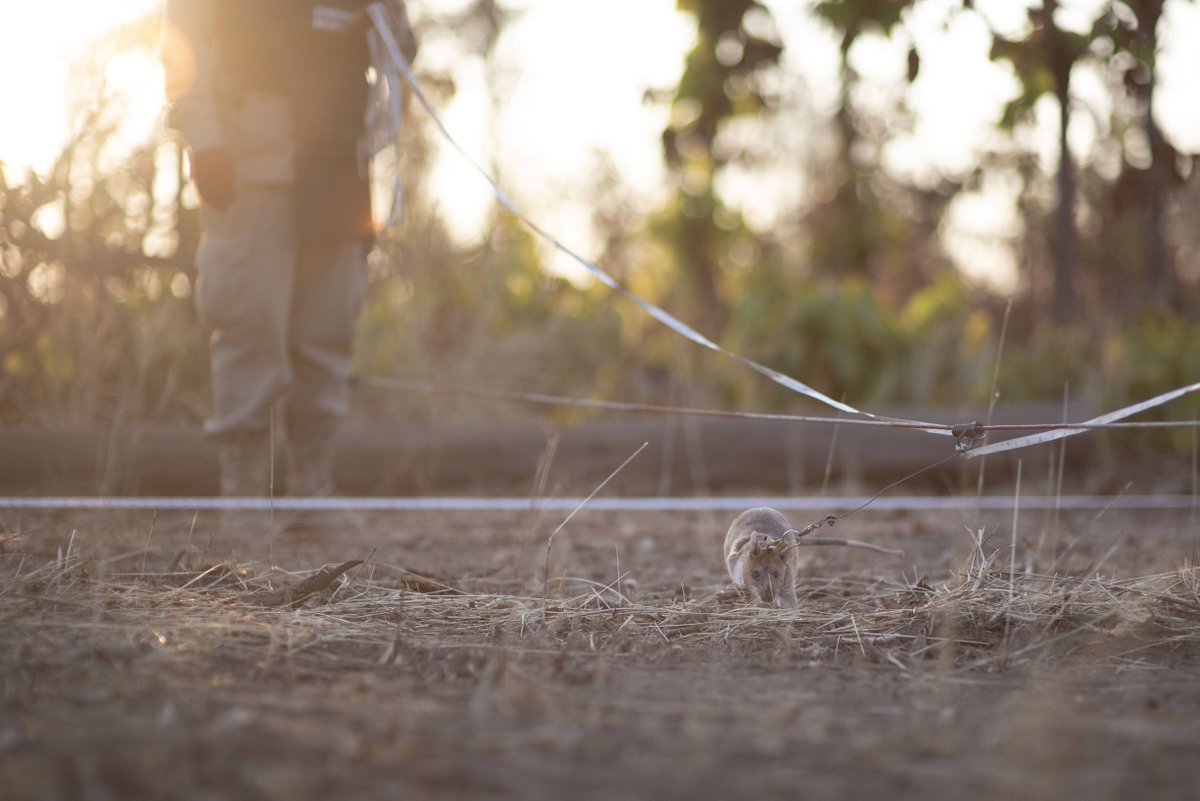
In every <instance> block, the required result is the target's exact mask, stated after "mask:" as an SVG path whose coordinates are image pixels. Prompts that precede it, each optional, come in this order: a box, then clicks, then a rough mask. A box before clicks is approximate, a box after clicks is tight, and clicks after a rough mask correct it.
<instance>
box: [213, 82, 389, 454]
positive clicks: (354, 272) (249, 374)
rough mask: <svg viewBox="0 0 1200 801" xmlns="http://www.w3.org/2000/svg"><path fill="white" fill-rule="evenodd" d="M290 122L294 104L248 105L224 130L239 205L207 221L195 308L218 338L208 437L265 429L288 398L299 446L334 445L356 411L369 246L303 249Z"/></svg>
mask: <svg viewBox="0 0 1200 801" xmlns="http://www.w3.org/2000/svg"><path fill="white" fill-rule="evenodd" d="M291 121H292V115H291V112H290V108H289V106H288V103H287V100H286V99H285V98H282V97H279V96H273V95H253V94H252V95H249V96H248V97H247V98H246V99H245V102H244V103H243V104H242V106H241V109H240V111H239V113H238V115H237V118H236V119H234V120H232V121H231V122H230V123H229V124H228V125H227V126H226V128H227V129H228V130H229V131H230V132H231V134H232V135H231V149H232V151H233V155H234V164H235V168H236V170H237V177H238V182H237V198H236V199H235V200H234V202H233V203H232V204H231V205H230V206H228V207H226V208H224V209H207V210H206V211H205V214H204V232H203V236H202V238H201V242H200V249H199V252H198V254H197V267H198V269H199V283H198V285H197V290H196V307H197V311H198V313H199V315H200V319H201V321H202V322H203V324H204V325H205V326H206V327H207V328H208V329H209V330H210V331H211V358H212V381H213V413H212V416H211V417H210V418H209V420H208V421H207V422H206V424H205V433H207V434H209V435H211V436H214V437H218V438H225V437H228V438H236V437H239V436H243V435H257V434H262V433H264V432H266V431H267V430H268V427H269V426H270V424H271V408H272V406H273V405H274V404H276V402H278V401H283V405H282V412H283V420H282V421H281V422H283V424H284V426H285V427H286V429H287V431H288V432H289V438H290V439H303V438H306V437H315V438H318V439H319V438H328V436H329V434H330V433H331V432H332V430H333V428H334V427H335V426H336V424H337V421H338V420H339V419H340V418H342V417H343V416H345V414H346V412H347V411H348V409H349V389H348V386H347V383H346V379H347V376H348V375H349V370H350V360H351V353H352V346H353V340H354V331H355V326H356V322H357V319H358V314H359V311H360V310H361V308H362V302H363V293H364V288H365V280H366V248H365V244H364V243H363V242H362V241H353V242H344V243H309V242H303V241H301V239H302V238H301V236H300V234H301V233H302V232H299V231H297V230H296V222H295V218H296V214H295V209H296V198H295V193H294V191H293V190H294V178H295V171H294V170H295V168H294V164H293V162H294V152H295V147H294V138H293V136H292V122H291Z"/></svg>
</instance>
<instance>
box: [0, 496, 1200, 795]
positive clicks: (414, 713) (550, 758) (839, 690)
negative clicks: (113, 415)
mask: <svg viewBox="0 0 1200 801" xmlns="http://www.w3.org/2000/svg"><path fill="white" fill-rule="evenodd" d="M732 516H733V515H731V514H729V515H726V514H664V513H621V514H618V513H600V512H592V511H589V510H587V509H585V510H583V511H582V512H580V513H579V514H578V515H577V516H576V517H575V518H574V519H573V520H572V521H571V522H570V523H569V524H568V525H567V526H566V527H565V528H563V529H562V531H561V532H560V533H559V534H558V535H557V536H556V538H555V540H554V544H553V548H552V549H551V551H550V554H549V560H548V561H549V567H550V569H549V576H550V578H549V581H546V580H545V578H544V575H543V566H544V565H545V564H546V561H547V558H546V554H547V548H546V544H547V538H548V536H549V534H550V533H551V532H552V531H553V530H554V529H555V527H557V526H558V525H559V524H560V523H561V522H562V516H561V515H554V514H545V515H537V514H534V513H532V512H531V513H528V514H465V513H440V512H421V513H405V514H393V515H387V516H377V517H373V518H370V519H368V520H366V527H365V528H364V529H363V530H361V531H356V532H352V533H350V532H338V533H334V534H326V535H315V536H314V535H309V536H306V537H304V538H300V537H296V536H294V535H286V536H280V537H275V538H271V539H270V541H269V545H270V548H269V552H268V549H267V544H268V542H267V541H266V540H264V539H262V538H260V539H258V540H252V539H250V538H245V537H241V538H238V537H228V536H224V535H222V536H220V537H210V534H211V532H212V531H213V528H214V521H213V519H211V518H207V517H205V516H204V515H201V516H199V517H197V518H196V519H195V520H194V521H193V517H192V515H190V514H188V515H182V514H181V515H157V516H153V515H151V514H149V513H145V514H116V513H103V514H97V513H91V514H87V515H76V516H67V515H63V514H58V515H55V516H49V515H44V514H31V513H21V514H17V513H11V514H6V515H5V517H3V518H2V519H0V520H2V522H3V524H4V528H5V532H6V533H5V535H4V539H3V540H2V541H0V549H2V552H0V788H2V789H0V796H3V797H4V798H5V799H14V800H15V799H64V798H79V799H139V798H147V799H149V798H156V799H157V798H179V799H183V798H187V799H208V798H235V799H257V798H288V799H330V798H364V799H373V798H380V799H385V798H386V799H395V798H485V799H491V798H495V799H542V798H546V799H563V798H569V799H600V798H604V799H611V798H622V799H640V798H646V799H651V798H653V799H672V798H680V799H683V798H688V799H694V798H750V797H754V798H789V799H790V798H806V799H824V798H830V799H833V798H838V799H846V798H889V799H922V800H923V801H929V800H930V799H962V798H985V799H986V798H994V799H1013V798H1022V799H1065V798H1087V799H1101V800H1102V799H1120V798H1131V797H1139V798H1156V799H1195V798H1197V797H1200V789H1198V788H1200V569H1197V568H1196V567H1194V566H1192V565H1194V564H1195V563H1194V561H1192V559H1193V557H1194V555H1195V553H1196V549H1197V538H1198V536H1200V529H1198V525H1197V521H1196V519H1195V516H1194V515H1189V514H1188V513H1187V512H1173V513H1166V512H1162V513H1145V512H1142V513H1130V512H1117V511H1110V512H1107V513H1102V514H1100V515H1097V514H1096V513H1095V512H1089V513H1086V514H1074V515H1067V514H1063V515H1062V516H1061V517H1060V518H1059V519H1058V520H1057V521H1055V520H1053V519H1052V517H1051V516H1050V515H1048V514H1043V513H1032V512H1030V513H1022V515H1021V516H1020V518H1019V519H1018V521H1017V525H1016V531H1017V534H1016V543H1017V550H1016V553H1015V555H1014V553H1013V552H1012V550H1011V547H1010V546H1011V544H1012V540H1013V533H1012V532H1013V517H1012V515H1011V514H999V513H997V514H994V515H992V516H990V517H989V516H987V515H985V516H984V517H983V518H982V519H980V518H977V517H976V516H975V515H974V514H967V515H963V514H959V513H906V514H898V515H897V514H893V515H883V514H878V513H872V512H871V511H870V510H865V511H863V512H860V513H858V514H857V515H855V517H854V518H851V519H850V520H847V521H845V522H844V523H843V524H840V525H839V527H838V528H837V530H836V531H835V532H834V533H835V534H840V535H842V536H848V537H854V538H856V539H863V540H869V541H872V542H877V543H880V544H883V545H888V546H891V547H899V548H903V549H905V550H906V552H907V556H906V557H905V558H903V559H898V558H895V557H888V556H884V555H881V554H878V553H872V552H867V551H861V550H852V549H846V548H813V549H811V553H812V557H811V561H810V562H809V564H808V566H807V567H806V569H805V571H804V575H803V577H802V578H801V581H800V582H799V589H800V593H799V594H800V597H801V608H800V609H799V610H798V611H796V612H782V611H774V610H765V609H758V608H753V607H747V606H745V605H744V604H742V603H740V602H739V601H737V600H736V599H727V598H722V597H713V594H714V593H717V592H719V591H720V590H722V589H723V588H724V587H725V586H726V585H725V575H724V565H723V562H722V559H721V540H722V535H723V533H724V529H725V527H726V526H727V525H728V523H729V520H730V519H731V518H732ZM805 522H808V521H804V520H793V523H805ZM979 532H982V536H980V535H979ZM357 560H363V561H362V563H361V564H352V565H349V566H346V565H344V563H346V562H355V561H357ZM335 565H341V566H343V567H346V570H345V572H344V573H342V574H340V575H339V576H337V577H336V578H334V577H333V576H332V573H326V574H321V573H320V572H319V569H320V568H322V567H323V566H335ZM1014 568H1015V570H1014ZM306 580H307V583H305V582H306Z"/></svg>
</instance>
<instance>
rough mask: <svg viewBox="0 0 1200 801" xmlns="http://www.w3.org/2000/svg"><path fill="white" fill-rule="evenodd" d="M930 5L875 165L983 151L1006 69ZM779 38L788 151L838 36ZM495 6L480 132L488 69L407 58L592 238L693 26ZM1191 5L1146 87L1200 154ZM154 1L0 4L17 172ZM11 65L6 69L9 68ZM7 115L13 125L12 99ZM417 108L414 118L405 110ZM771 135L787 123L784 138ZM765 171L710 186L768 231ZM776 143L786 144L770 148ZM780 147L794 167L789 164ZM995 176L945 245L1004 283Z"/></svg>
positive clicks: (782, 180) (958, 215) (1006, 257)
mask: <svg viewBox="0 0 1200 801" xmlns="http://www.w3.org/2000/svg"><path fill="white" fill-rule="evenodd" d="M939 3H940V4H941V5H942V6H945V7H949V6H951V5H954V4H956V2H955V0H931V2H929V3H928V4H926V5H925V6H923V9H922V10H923V13H922V14H920V15H918V16H917V17H916V18H915V19H913V20H912V26H911V29H912V30H913V35H914V37H915V38H916V39H917V42H918V44H919V45H920V47H921V50H922V53H923V62H922V69H921V73H920V77H919V79H918V81H917V83H916V85H915V86H914V87H913V89H912V94H911V96H910V104H911V106H912V108H913V109H914V110H915V112H916V124H915V128H914V130H913V131H912V133H911V134H908V135H904V136H901V137H899V138H898V139H897V140H896V141H895V142H894V143H893V144H892V145H890V146H889V148H888V149H887V150H886V151H885V153H884V161H885V164H887V165H888V167H889V168H890V169H893V170H895V171H897V172H900V173H904V174H908V175H911V176H914V177H916V178H918V179H922V178H929V177H931V176H935V175H936V174H937V173H938V172H939V171H947V172H951V173H954V172H959V171H961V170H963V169H965V168H966V167H968V166H969V165H971V164H972V163H973V162H974V159H975V157H976V154H978V153H979V152H980V151H981V150H983V149H985V148H986V147H987V146H988V145H989V142H990V141H991V140H990V137H991V136H993V134H992V132H991V131H990V125H991V123H992V122H993V121H994V120H995V118H996V115H997V113H998V109H999V107H1000V105H1001V104H1002V103H1003V101H1004V100H1005V99H1006V98H1007V97H1009V96H1011V94H1012V92H1013V91H1014V84H1013V81H1012V78H1011V77H1010V76H1008V75H1007V74H1006V73H1005V70H1004V69H1003V68H1001V67H997V66H996V65H992V64H989V62H988V61H987V57H986V50H987V42H988V38H987V31H986V28H985V26H984V24H983V22H982V21H981V20H980V19H979V18H978V17H976V16H974V15H969V14H968V15H963V16H961V17H960V18H959V19H957V20H956V21H955V22H953V23H952V24H951V25H950V26H949V27H948V28H945V29H943V28H942V27H941V24H940V23H941V19H942V18H943V14H942V13H941V9H940V8H939V7H938V5H937V4H939ZM1032 3H1033V0H977V2H976V6H977V8H978V9H979V10H980V12H981V13H983V14H985V15H986V16H987V18H988V21H989V22H990V24H992V25H993V26H995V27H996V28H998V29H1000V30H1006V31H1012V32H1015V31H1018V30H1019V29H1020V26H1021V25H1022V22H1023V19H1024V15H1025V8H1026V7H1027V6H1029V5H1031V4H1032ZM766 4H767V5H768V6H769V7H770V8H771V11H772V13H773V15H774V17H775V19H776V22H777V24H778V27H779V28H780V30H781V32H782V35H783V36H784V38H785V44H786V45H787V50H786V67H787V70H786V71H785V75H786V77H785V85H784V87H783V88H784V90H785V96H786V97H790V98H791V99H793V100H794V101H795V104H794V107H788V108H786V109H785V110H784V111H783V116H784V117H785V118H786V119H787V120H788V122H789V125H788V126H785V127H787V128H788V129H789V130H790V131H791V134H790V135H791V136H792V137H793V139H792V140H791V144H797V143H799V142H802V141H803V137H804V136H806V135H807V133H808V132H809V131H811V130H812V122H813V116H814V115H813V112H814V111H815V112H819V113H825V112H828V111H829V110H831V109H832V107H833V105H834V103H835V102H836V94H835V92H836V43H835V42H834V41H833V39H832V37H831V35H830V34H829V32H828V31H825V30H824V29H822V28H821V26H819V25H817V24H816V23H814V22H813V21H812V20H811V18H810V17H809V14H808V12H807V11H806V10H805V9H806V7H807V4H805V3H797V2H795V0H766ZM1101 4H1102V0H1063V6H1064V12H1063V13H1064V17H1063V21H1064V22H1065V24H1067V25H1075V26H1078V27H1083V26H1084V25H1086V24H1088V22H1089V21H1090V20H1091V19H1092V17H1093V16H1094V14H1095V9H1096V8H1098V7H1100V5H1101ZM465 5H467V0H409V6H410V9H411V11H412V13H413V15H414V16H418V15H420V14H421V13H422V11H426V12H427V11H429V10H436V11H438V12H444V11H450V10H455V9H461V8H462V7H464V6H465ZM505 5H506V7H513V8H517V10H519V11H520V12H522V13H521V15H520V16H519V17H518V18H517V19H516V21H514V22H513V23H511V25H510V26H509V28H508V29H507V32H506V33H505V34H504V37H503V38H502V40H501V43H500V45H499V48H498V50H497V58H496V67H497V68H498V74H499V76H500V77H501V79H502V84H503V87H502V90H501V91H502V93H503V94H502V97H501V101H502V102H501V110H500V114H499V116H498V118H497V119H496V120H495V125H494V127H493V128H489V127H488V123H487V121H488V120H489V118H490V117H489V105H490V100H489V93H488V86H487V81H488V76H487V75H486V74H485V73H484V70H483V68H482V66H481V65H479V64H478V63H476V62H466V61H463V60H462V59H459V58H458V57H457V55H456V53H455V52H454V51H453V49H452V48H448V47H438V46H436V45H434V46H429V47H426V48H425V49H424V50H423V51H422V55H421V60H422V64H423V65H424V66H426V67H446V68H449V69H452V70H453V72H454V75H455V81H456V84H457V88H458V92H457V95H456V97H455V98H454V100H453V101H452V102H451V103H450V105H449V106H448V108H446V109H445V120H446V122H447V124H448V125H449V127H450V129H451V130H452V131H453V132H454V133H455V135H456V137H457V138H458V139H459V141H460V142H461V143H462V144H463V145H464V146H465V147H466V149H467V150H468V151H469V152H471V153H473V154H475V155H476V156H477V157H478V158H479V159H480V160H481V161H483V162H484V163H491V164H495V165H496V167H497V169H498V171H499V173H500V177H501V182H502V184H503V185H504V186H505V188H506V190H507V191H508V193H509V194H510V196H512V197H513V198H515V199H516V200H517V201H518V203H521V204H522V205H524V206H526V207H527V210H528V211H529V212H530V213H531V214H532V215H533V216H534V217H536V218H537V219H539V221H541V222H542V223H543V224H544V226H545V227H547V228H549V229H551V230H553V231H556V232H558V233H559V234H560V236H561V237H562V238H563V239H564V240H565V241H567V242H568V243H570V244H572V245H574V246H575V247H576V248H577V249H578V250H580V251H581V252H583V253H585V254H586V253H594V252H595V246H596V243H595V242H594V241H593V240H592V236H591V232H590V230H589V228H588V224H587V221H588V218H589V207H588V201H589V192H590V191H591V186H590V183H589V181H590V170H591V168H592V166H593V165H594V154H595V152H596V151H598V150H603V151H605V152H607V153H608V154H610V156H611V157H612V160H613V162H614V163H615V164H616V165H617V167H618V169H619V171H620V174H621V176H622V179H623V181H624V182H625V183H626V184H627V186H628V187H629V188H630V189H631V190H632V192H633V193H634V196H635V197H637V198H638V199H639V200H640V202H641V204H642V206H643V207H644V208H646V209H649V208H651V207H652V206H653V204H654V203H655V202H656V201H657V200H659V199H661V197H662V196H663V194H664V193H665V191H666V182H665V180H664V173H663V167H662V163H661V150H660V140H659V135H660V132H661V130H662V128H663V126H664V124H665V122H666V113H667V112H666V109H664V108H661V107H654V106H648V105H646V104H645V103H643V101H642V97H643V93H644V91H645V90H646V89H647V88H652V87H655V88H657V87H669V86H671V85H672V84H674V83H675V82H676V81H677V79H678V77H679V74H680V72H681V70H682V66H683V59H684V55H685V54H686V52H687V49H688V48H689V46H690V44H691V38H692V34H693V32H694V27H693V23H692V22H691V20H690V18H689V17H687V16H685V15H681V14H679V13H678V12H677V11H676V10H675V5H676V4H675V0H519V1H518V0H513V2H509V3H506V4H505ZM1198 5H1200V4H1194V3H1190V2H1185V1H1184V0H1168V2H1167V12H1166V13H1167V18H1168V19H1167V23H1166V24H1165V25H1164V26H1163V39H1164V41H1163V44H1164V52H1163V53H1162V55H1161V58H1160V64H1161V82H1160V88H1159V95H1158V96H1157V109H1158V113H1159V122H1160V125H1161V126H1162V127H1163V129H1164V130H1165V131H1166V133H1167V135H1168V136H1169V137H1170V138H1171V140H1172V141H1173V142H1174V143H1175V144H1176V146H1177V147H1179V148H1181V149H1183V150H1191V151H1197V150H1200V82H1198V81H1196V80H1195V76H1196V75H1200V47H1197V44H1200V7H1198ZM159 6H160V2H159V0H39V2H30V0H0V74H4V75H6V76H9V80H8V81H7V82H6V86H5V94H6V96H5V106H6V108H7V109H8V110H9V115H10V116H9V120H8V121H6V122H5V124H3V125H0V161H3V162H4V163H5V165H6V166H7V167H8V171H9V175H10V177H16V175H15V174H14V171H21V170H23V169H25V168H27V167H32V168H34V169H36V170H45V169H46V168H47V167H48V166H49V164H50V163H51V161H52V159H53V157H54V156H55V154H56V153H57V151H58V148H59V146H60V145H61V143H62V141H63V139H64V137H65V136H66V113H65V99H66V97H67V94H68V86H67V82H68V78H67V76H68V66H69V64H70V62H71V61H72V59H73V58H75V57H76V56H77V55H78V53H79V51H80V48H81V47H82V46H83V45H84V44H85V43H86V42H87V41H89V40H90V39H91V38H93V37H95V36H97V35H99V34H100V33H102V32H103V31H104V30H106V29H108V28H111V27H112V26H114V25H116V24H119V23H121V22H125V21H129V20H132V19H136V18H138V17H139V16H140V15H142V14H145V13H147V12H150V11H153V10H155V9H156V8H158V7H159ZM906 49H907V45H906V44H905V43H903V42H900V43H894V44H889V43H886V42H883V41H881V40H878V39H877V40H874V41H871V40H867V41H863V42H861V43H860V44H859V45H858V46H856V48H855V50H854V52H852V58H853V59H854V61H855V65H856V66H857V67H858V69H859V70H860V72H861V73H862V74H864V75H866V76H869V77H871V78H873V79H875V82H874V83H873V84H872V85H871V86H870V87H868V89H867V90H866V91H865V92H864V96H863V98H862V100H863V101H864V102H868V103H878V104H880V105H881V106H882V105H884V104H886V103H887V102H890V101H891V100H893V99H894V98H895V97H896V96H898V93H899V92H900V91H901V89H902V84H903V75H904V69H905V54H906ZM16 76H21V79H20V80H18V79H16ZM109 77H110V79H111V80H112V81H113V82H114V83H116V84H118V85H120V86H123V87H127V88H129V89H130V91H131V92H133V93H134V94H135V95H136V96H137V98H138V102H137V103H136V105H135V107H134V110H133V112H132V116H133V117H134V119H133V120H132V122H131V126H132V127H134V128H139V127H140V129H141V130H150V129H151V127H152V126H153V125H155V124H157V121H158V118H159V114H160V107H161V102H162V101H161V88H160V83H161V77H160V74H159V72H158V68H157V65H156V64H154V63H153V62H151V61H138V62H136V63H128V62H127V63H123V64H114V65H112V67H111V68H110V70H109ZM1076 92H1077V100H1079V101H1083V102H1085V103H1089V104H1091V103H1099V102H1101V100H1100V98H1102V95H1103V93H1102V92H1101V91H1100V87H1099V85H1098V84H1097V83H1096V82H1095V81H1094V80H1093V81H1092V82H1091V84H1089V81H1088V80H1087V79H1086V78H1085V79H1081V80H1079V81H1077V83H1076ZM14 109H19V110H20V111H19V113H18V114H17V115H15V119H16V120H18V121H19V123H18V124H13V121H12V120H13V119H14V116H13V115H12V110H14ZM1040 111H1041V113H1042V114H1043V116H1044V117H1045V119H1046V124H1045V125H1044V126H1042V127H1043V128H1044V129H1045V131H1044V133H1045V135H1044V136H1039V138H1038V139H1037V142H1036V145H1037V147H1038V148H1039V151H1040V152H1041V153H1042V156H1043V158H1044V159H1045V160H1046V163H1047V165H1048V166H1052V165H1053V163H1054V160H1055V158H1056V157H1055V153H1054V126H1055V125H1056V123H1055V115H1056V112H1055V110H1054V108H1053V104H1052V103H1049V104H1048V105H1047V106H1046V107H1045V108H1043V109H1041V110H1040ZM416 113H420V112H416ZM1076 119H1077V120H1078V121H1077V122H1073V124H1072V130H1071V131H1070V134H1071V141H1072V144H1073V146H1074V147H1075V148H1076V149H1077V150H1078V151H1079V152H1080V153H1081V154H1083V153H1087V152H1088V150H1089V146H1090V143H1091V141H1092V139H1093V136H1094V132H1093V131H1092V130H1091V128H1090V122H1089V121H1088V120H1087V115H1076ZM781 135H782V136H786V135H787V134H781ZM793 150H794V152H792V153H791V155H790V156H787V157H781V159H780V164H779V165H778V168H777V169H773V170H772V171H771V173H770V174H769V175H757V176H740V177H739V176H737V175H730V176H729V177H728V178H727V180H726V182H725V184H724V185H723V186H722V189H723V191H725V192H727V194H728V195H730V196H731V197H732V198H734V200H735V202H737V203H739V204H740V205H741V206H742V207H743V208H744V209H745V211H746V213H747V215H748V217H749V218H750V220H751V221H752V223H755V224H757V225H759V226H762V227H767V226H771V225H774V224H775V223H776V222H777V219H778V215H779V214H780V213H781V212H786V210H788V209H789V208H794V207H795V203H796V202H797V201H798V200H800V199H801V198H802V194H803V191H804V189H803V185H802V182H801V177H800V176H801V174H802V173H801V171H802V168H803V164H802V162H801V161H799V158H800V157H801V156H802V155H803V154H802V153H801V152H800V148H794V149H793ZM781 152H787V151H786V149H785V150H781ZM788 157H790V158H791V159H792V160H793V163H788V162H787V161H786V158H788ZM435 187H436V193H437V196H438V198H439V203H440V205H441V207H442V208H443V210H444V212H445V213H446V214H447V216H448V218H449V219H450V221H451V223H452V225H453V227H454V229H455V231H456V233H457V234H458V235H459V236H462V237H464V238H470V237H471V236H474V235H476V234H477V233H478V232H479V229H480V225H481V223H482V221H483V220H484V219H485V218H486V215H487V211H488V209H489V208H490V205H491V203H492V199H491V195H490V191H489V189H488V187H487V186H486V184H484V183H483V182H482V181H481V180H480V179H479V178H478V177H477V176H476V175H475V174H474V173H472V172H471V171H470V169H469V168H468V167H466V166H464V164H463V163H462V162H461V161H460V160H459V159H458V157H457V156H456V155H454V154H452V153H449V152H448V151H444V152H443V156H442V158H441V160H440V161H439V164H438V166H437V168H436V172H435ZM1010 192H1011V187H1009V186H1005V185H1004V183H1003V182H1002V181H999V182H996V181H993V182H991V183H990V184H987V185H985V187H984V190H983V191H982V193H980V194H977V195H974V196H967V197H962V198H960V199H959V200H957V201H956V202H955V204H954V207H953V209H952V215H951V221H950V224H949V225H948V227H947V244H948V246H949V247H950V249H951V251H952V253H954V254H955V256H956V257H957V259H958V260H959V262H960V263H961V264H962V265H963V266H964V268H965V269H967V270H968V271H969V272H974V273H976V274H982V276H983V277H987V278H989V279H991V280H995V281H997V282H998V283H1000V284H1001V285H1003V284H1004V283H1006V278H1007V276H1006V273H1010V272H1011V271H1012V269H1013V264H1012V257H1011V254H1010V253H1009V251H1008V249H1007V247H1006V246H1005V245H1004V244H1003V239H1004V238H1005V237H1013V236H1016V235H1017V234H1019V221H1018V220H1017V219H1016V216H1015V211H1014V210H1013V209H1012V204H1011V203H1010V202H1006V201H1005V198H1006V197H1007V196H1008V194H1009V193H1010Z"/></svg>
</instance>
